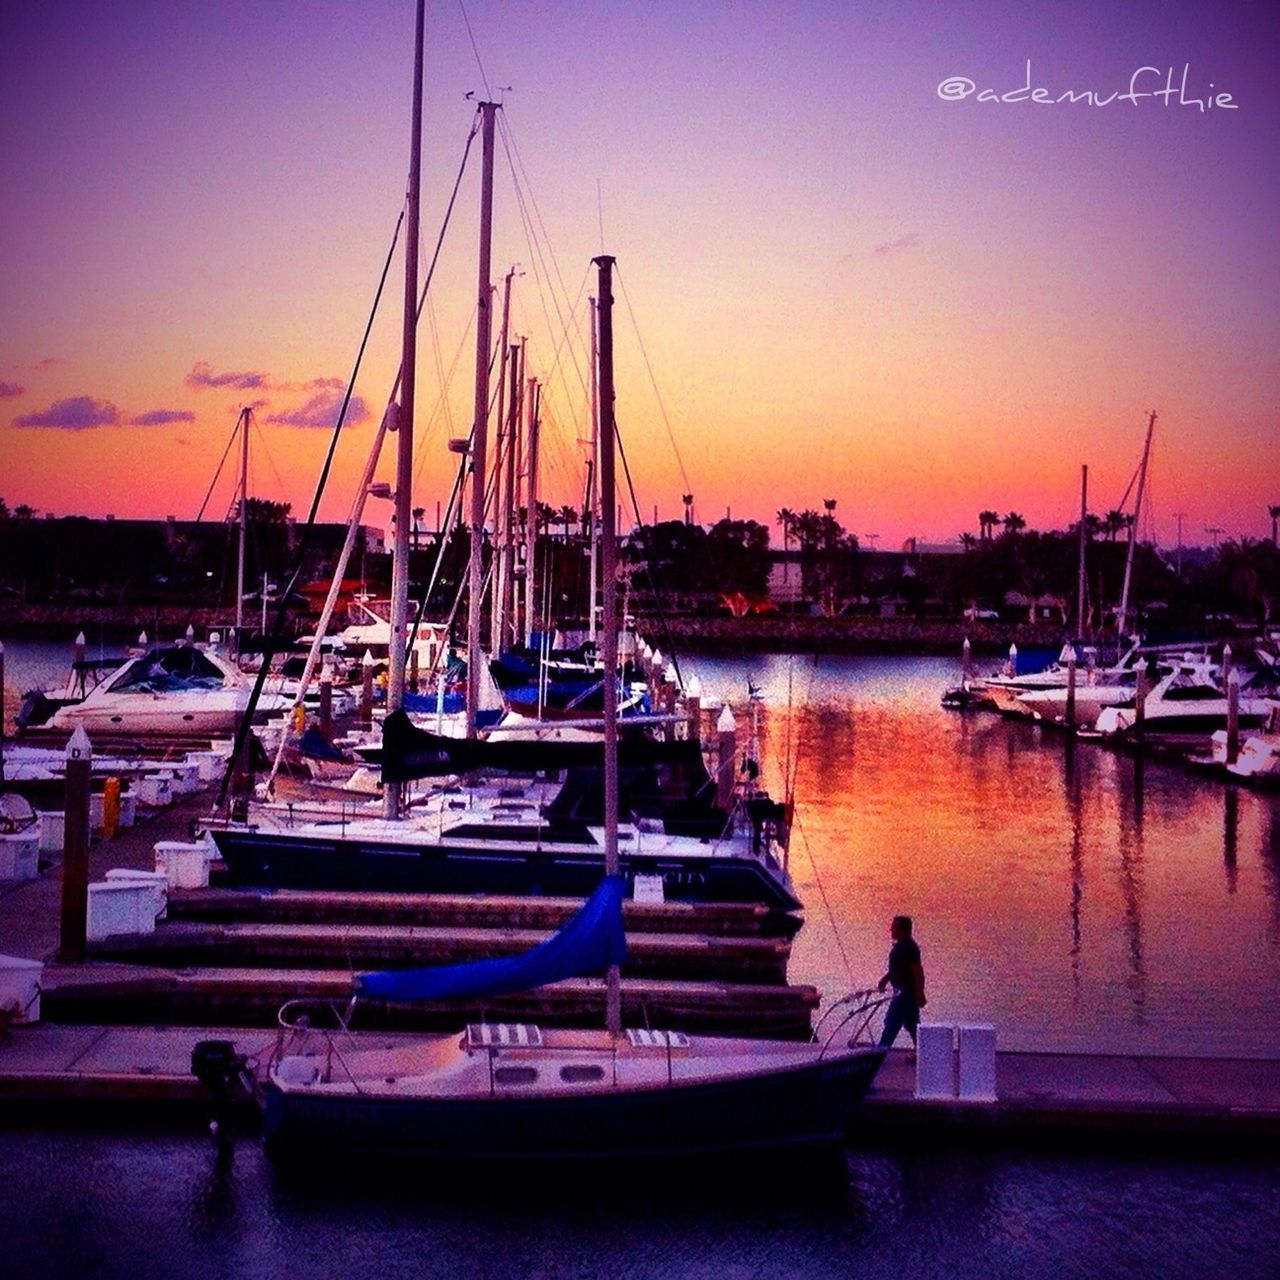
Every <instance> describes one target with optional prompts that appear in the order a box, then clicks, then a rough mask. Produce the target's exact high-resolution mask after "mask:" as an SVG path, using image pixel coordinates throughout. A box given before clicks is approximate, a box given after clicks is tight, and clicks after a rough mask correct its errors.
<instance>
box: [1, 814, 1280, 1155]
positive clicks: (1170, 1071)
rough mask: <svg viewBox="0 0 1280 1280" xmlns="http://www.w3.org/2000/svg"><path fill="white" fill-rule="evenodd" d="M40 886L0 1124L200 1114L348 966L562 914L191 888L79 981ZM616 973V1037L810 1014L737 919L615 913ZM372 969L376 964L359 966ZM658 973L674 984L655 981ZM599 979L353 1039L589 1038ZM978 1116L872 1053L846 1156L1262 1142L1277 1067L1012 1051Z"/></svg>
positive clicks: (132, 844)
mask: <svg viewBox="0 0 1280 1280" xmlns="http://www.w3.org/2000/svg"><path fill="white" fill-rule="evenodd" d="M207 806H208V796H207V794H201V793H196V794H195V795H193V796H188V797H186V798H184V799H182V800H180V801H179V802H178V803H176V804H174V805H172V806H170V807H168V808H163V809H157V810H153V811H148V812H147V814H146V815H145V817H144V818H143V819H142V820H141V821H140V822H139V824H138V825H137V826H136V827H134V828H133V829H131V830H129V831H126V832H124V833H122V834H120V835H117V836H116V837H115V838H113V839H111V840H101V841H98V842H96V843H95V844H94V846H93V848H92V849H91V852H90V877H91V878H92V879H100V878H102V877H103V876H104V875H105V873H106V871H107V870H108V869H109V868H114V867H133V868H147V867H149V866H151V865H152V860H153V845H154V844H155V843H156V842H157V841H161V840H183V839H185V838H187V837H188V835H189V834H190V828H191V823H192V820H193V819H198V818H199V817H201V816H202V815H203V813H204V812H205V811H206V810H207ZM60 880H61V877H60V869H59V867H58V865H57V864H56V862H55V863H54V865H51V866H44V867H43V868H42V870H41V873H40V875H38V876H37V877H36V878H35V879H33V880H26V881H20V882H4V883H2V884H0V952H3V953H6V954H10V955H15V956H22V957H28V958H31V959H39V960H42V961H44V963H45V969H44V978H43V983H42V991H41V1001H42V1006H43V1021H41V1022H38V1023H30V1024H18V1025H8V1024H7V1023H5V1022H0V1114H3V1112H5V1111H9V1110H10V1109H11V1108H16V1110H12V1111H11V1112H10V1113H11V1114H13V1115H25V1114H27V1112H28V1111H29V1110H31V1108H33V1107H35V1108H39V1107H40V1106H41V1105H42V1104H44V1105H47V1106H48V1107H50V1108H52V1109H53V1110H51V1111H49V1112H47V1113H45V1112H42V1113H41V1114H49V1115H58V1114H64V1113H65V1114H74V1115H78V1114H80V1113H81V1111H82V1110H83V1111H85V1112H87V1113H90V1114H91V1113H93V1112H95V1110H98V1109H103V1110H107V1109H111V1108H116V1107H121V1106H123V1107H124V1108H125V1109H126V1111H127V1113H128V1114H129V1115H131V1116H135V1117H137V1118H138V1120H139V1122H143V1120H142V1118H143V1117H146V1118H148V1120H149V1119H150V1118H151V1117H153V1116H164V1117H168V1116H181V1117H182V1122H183V1123H186V1122H188V1121H189V1120H190V1119H192V1118H200V1117H203V1118H204V1119H206V1120H207V1118H208V1116H209V1114H210V1100H209V1098H208V1096H207V1095H206V1093H205V1091H204V1089H203V1087H202V1086H200V1085H199V1083H198V1082H197V1081H196V1080H195V1078H194V1077H193V1076H192V1075H191V1072H190V1063H191V1051H192V1048H193V1047H194V1045H195V1044H196V1043H197V1042H198V1041H200V1040H208V1039H224V1040H230V1041H231V1042H232V1043H233V1044H234V1045H235V1046H236V1049H237V1051H238V1052H240V1053H243V1054H244V1055H245V1056H246V1057H247V1058H248V1059H249V1060H250V1062H251V1064H252V1065H253V1067H254V1068H255V1070H256V1071H257V1072H258V1073H259V1075H261V1073H262V1072H264V1071H265V1069H266V1065H267V1063H268V1061H269V1059H270V1056H271V1054H272V1053H273V1051H274V1050H275V1048H276V1045H277V1037H278V1035H279V1032H278V1028H277V1024H276V1014H277V1012H278V1009H279V1007H280V1006H281V1005H282V1004H283V1003H285V1001H287V1000H291V999H297V998H307V999H311V1000H315V1001H317V1002H319V1003H320V1004H322V1005H323V1004H328V1005H331V1006H333V1007H335V1008H345V1006H346V1003H347V1001H348V1000H349V998H350V994H351V976H352V971H353V969H354V968H357V967H377V964H381V963H392V962H393V963H397V964H399V963H411V962H412V963H421V962H427V961H433V962H434V961H438V960H441V959H447V958H456V957H457V956H458V955H472V954H481V953H487V954H493V953H494V952H495V951H502V950H504V949H505V950H508V951H516V950H519V949H520V948H521V947H523V946H526V945H528V944H529V943H530V942H532V941H537V940H538V939H539V938H540V937H542V936H545V934H546V933H547V932H550V931H551V930H553V929H554V928H556V927H557V925H558V924H559V923H560V922H561V921H562V920H563V919H564V918H565V917H566V916H567V914H568V913H569V912H570V911H572V909H573V907H574V905H575V903H574V902H573V901H571V900H568V899H535V898H512V899H503V898H498V897H480V896H474V897H473V896H470V895H424V894H385V893H333V892H326V893H310V892H306V891H263V890H257V889H243V888H229V887H218V886H215V887H211V888H208V889H193V890H182V891H174V892H173V893H172V894H171V896H170V899H169V919H168V920H167V921H165V922H162V923H161V924H159V925H158V926H157V931H156V933H154V934H146V935H139V936H132V935H129V936H124V937H114V938H111V939H106V940H103V941H102V942H99V943H95V944H92V945H91V947H90V950H89V955H88V958H87V960H86V962H85V963H83V964H77V965H63V964H59V963H58V962H57V961H56V960H55V959H54V958H53V957H55V955H56V952H57V949H58V941H59V939H58V927H59V904H60V892H61V884H60ZM627 913H628V925H629V929H630V930H631V931H634V943H633V946H634V948H635V949H634V951H633V955H634V956H635V957H636V960H635V961H634V962H633V965H632V967H631V968H630V970H629V971H628V973H627V974H626V976H624V979H623V984H622V997H623V1012H624V1018H625V1019H626V1020H627V1021H628V1022H629V1023H631V1024H632V1025H651V1026H670V1027H681V1028H684V1029H687V1030H692V1031H703V1032H706V1033H710V1034H715V1033H717V1032H719V1033H722V1034H744V1033H745V1034H752V1033H754V1034H760V1035H770V1036H777V1035H790V1036H793V1037H803V1036H805V1035H807V1034H808V1029H809V1026H810V1022H811V1019H812V1017H813V1014H814V1012H815V1010H816V1008H817V1005H818V993H817V991H816V990H815V989H814V988H813V987H811V986H805V985H796V984H790V983H789V982H787V980H786V978H785V968H786V961H787V958H788V955H789V949H790V941H791V939H790V936H789V934H788V933H787V931H785V930H784V931H783V933H782V935H781V936H780V935H779V933H778V931H777V929H776V927H775V926H774V925H773V924H771V923H770V922H769V921H768V919H767V913H763V912H762V911H760V910H758V909H756V908H753V907H744V906H741V905H723V904H716V905H707V904H670V903H669V904H660V903H628V905H627ZM375 962H376V963H375ZM677 972H679V976H673V975H674V974H675V973H677ZM603 1004H604V986H603V982H602V980H600V979H595V978H579V979H569V980H565V981H563V982H558V983H554V984H550V985H548V986H546V987H543V988H541V989H539V990H537V991H535V992H531V993H522V994H520V995H513V996H504V997H490V998H488V999H487V1000H486V1001H485V1002H484V1004H483V1005H480V1004H473V1003H466V1002H462V1003H450V1002H439V1003H437V1004H435V1005H426V1006H423V1007H409V1006H395V1005H385V1006H382V1005H377V1004H374V1003H370V1004H369V1005H368V1012H361V1013H359V1014H358V1015H357V1017H356V1019H355V1020H354V1021H353V1022H352V1024H351V1028H352V1029H351V1031H350V1032H349V1033H344V1034H350V1035H351V1036H353V1037H355V1038H356V1039H357V1040H363V1041H366V1042H369V1041H371V1040H374V1041H379V1042H385V1041H386V1040H387V1038H388V1037H391V1038H392V1039H394V1038H396V1037H400V1036H403V1035H406V1034H410V1033H421V1032H422V1031H424V1030H431V1031H454V1030H457V1029H459V1028H460V1027H461V1026H462V1025H464V1024H465V1023H466V1022H468V1021H474V1020H478V1019H480V1018H485V1017H488V1018H491V1019H493V1018H496V1019H500V1020H508V1021H518V1020H529V1021H540V1022H542V1023H544V1024H545V1025H548V1026H550V1025H568V1024H573V1023H575V1022H577V1023H581V1022H582V1021H583V1020H588V1021H592V1022H599V1021H601V1020H602V1018H603ZM996 1083H997V1089H996V1100H995V1101H987V1102H970V1101H961V1100H958V1099H946V1100H941V1101H939V1100H932V1099H930V1100H924V1099H919V1098H917V1097H916V1096H915V1066H914V1061H913V1058H912V1057H911V1056H910V1055H909V1054H908V1053H907V1052H906V1051H904V1050H894V1051H892V1052H891V1053H890V1054H889V1056H888V1058H887V1059H886V1062H885V1064H884V1066H883V1068H882V1069H881V1072H880V1074H879V1077H878V1078H877V1080H876V1083H875V1085H874V1087H873V1089H872V1091H871V1093H870V1094H869V1096H868V1098H867V1100H866V1104H865V1106H864V1108H863V1110H862V1111H861V1113H860V1115H859V1118H858V1120H857V1122H856V1123H857V1131H856V1136H858V1137H862V1136H866V1137H867V1138H868V1139H869V1140H876V1141H879V1140H884V1141H887V1142H894V1141H899V1140H910V1139H911V1138H912V1136H913V1135H915V1136H919V1137H921V1138H922V1139H924V1140H928V1141H933V1140H936V1139H939V1138H942V1137H945V1136H946V1135H955V1136H956V1137H957V1138H960V1139H962V1140H965V1141H968V1140H970V1139H971V1138H973V1139H974V1140H977V1139H980V1138H989V1139H993V1140H998V1141H1003V1140H1020V1139H1021V1138H1023V1137H1027V1136H1031V1137H1039V1136H1041V1135H1045V1134H1054V1133H1056V1134H1068V1135H1072V1136H1074V1137H1084V1138H1086V1140H1087V1139H1089V1138H1090V1136H1091V1135H1099V1137H1101V1136H1102V1135H1108V1134H1111V1135H1134V1136H1143V1135H1145V1136H1147V1137H1152V1138H1154V1137H1155V1136H1168V1137H1175V1138H1176V1137H1180V1136H1204V1137H1216V1138H1224V1139H1235V1138H1255V1139H1261V1140H1265V1141H1268V1142H1270V1140H1271V1139H1273V1138H1275V1137H1276V1136H1277V1135H1280V1062H1277V1061H1271V1060H1261V1059H1207V1058H1194V1057H1156V1056H1143V1055H1101V1054H1099V1055H1093V1054H1063V1053H1030V1052H1016V1051H1008V1050H1002V1051H1000V1052H999V1053H998V1054H997V1058H996Z"/></svg>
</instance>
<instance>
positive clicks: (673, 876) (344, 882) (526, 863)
mask: <svg viewBox="0 0 1280 1280" xmlns="http://www.w3.org/2000/svg"><path fill="white" fill-rule="evenodd" d="M213 839H214V842H215V843H216V844H217V846H218V852H219V853H220V854H221V855H222V859H223V861H224V862H225V863H226V865H227V870H228V874H229V878H230V879H231V880H232V881H233V882H234V883H236V884H241V885H258V886H262V887H266V888H273V889H365V890H398V891H411V892H417V893H497V894H514V895H520V896H527V895H545V896H548V897H577V898H585V897H588V896H589V895H590V894H591V893H592V892H594V890H595V888H596V886H597V885H598V884H599V883H600V877H601V876H602V875H603V874H604V855H603V853H602V851H601V850H600V849H599V848H598V847H596V846H595V845H590V846H585V847H584V848H583V849H582V850H581V851H580V852H579V851H574V850H566V849H563V848H561V849H555V850H548V849H546V848H543V849H531V848H517V847H506V846H503V845H500V844H495V845H486V846H484V847H480V846H479V845H478V844H477V845H476V846H471V847H468V846H466V845H464V844H461V843H459V844H456V845H450V844H448V843H442V844H439V845H430V846H427V845H413V844H393V843H391V842H389V841H388V842H381V841H377V840H362V839H354V838H349V839H348V838H343V837H341V836H337V835H335V836H334V837H332V838H329V837H298V836H295V835H291V834H289V833H287V832H286V833H280V834H275V833H272V832H268V831H234V830H227V831H215V832H213ZM619 861H620V869H621V871H622V874H623V875H625V876H626V877H627V879H628V881H629V882H631V883H634V879H635V877H636V876H637V875H657V876H661V877H662V886H663V893H664V896H665V897H666V899H667V900H668V901H674V902H758V903H761V904H762V905H764V906H767V907H772V908H775V909H777V910H780V911H799V910H800V909H801V905H800V902H799V900H798V899H797V898H796V897H795V895H794V894H792V893H791V892H790V890H789V889H788V888H787V887H786V885H785V884H784V883H783V881H782V878H781V875H780V874H778V875H775V874H773V873H771V872H770V870H769V869H768V868H767V867H765V866H764V865H763V864H762V863H760V862H758V861H755V860H754V859H747V858H730V857H721V858H717V857H705V858H698V859H696V860H695V859H693V858H680V857H678V856H673V855H669V854H663V855H658V856H654V857H647V856H645V855H644V854H643V853H641V854H634V853H628V852H621V853H620V854H619Z"/></svg>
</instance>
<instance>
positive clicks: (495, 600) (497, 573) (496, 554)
mask: <svg viewBox="0 0 1280 1280" xmlns="http://www.w3.org/2000/svg"><path fill="white" fill-rule="evenodd" d="M515 274H516V269H515V267H512V268H511V270H510V271H508V272H507V276H506V279H505V280H504V282H503V285H502V330H501V333H500V335H499V337H498V407H497V410H496V412H495V413H494V415H493V424H494V429H495V430H496V431H497V433H498V464H497V467H498V468H502V469H497V468H495V471H494V485H493V491H494V492H493V526H494V528H493V575H492V578H493V581H492V585H491V587H490V592H489V597H490V603H489V652H490V653H495V654H496V653H498V652H500V651H501V649H502V589H503V588H502V571H503V555H502V548H503V547H504V546H506V543H507V539H508V538H509V537H510V536H511V521H510V518H509V517H508V515H507V512H508V510H509V508H510V506H511V495H510V493H507V492H504V489H505V483H504V482H505V480H506V477H505V476H504V475H503V474H502V471H503V470H505V468H503V467H502V462H503V453H502V450H503V447H504V445H503V441H504V440H505V448H506V451H507V454H508V455H509V454H510V452H511V433H510V432H509V431H508V430H507V424H506V390H507V359H508V351H507V330H508V328H509V327H510V325H511V281H512V278H513V277H514V276H515Z"/></svg>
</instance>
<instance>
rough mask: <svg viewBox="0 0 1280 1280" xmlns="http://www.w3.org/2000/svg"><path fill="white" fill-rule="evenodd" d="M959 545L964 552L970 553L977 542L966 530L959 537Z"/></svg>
mask: <svg viewBox="0 0 1280 1280" xmlns="http://www.w3.org/2000/svg"><path fill="white" fill-rule="evenodd" d="M960 545H961V546H962V547H963V548H964V549H965V550H966V551H972V550H973V549H974V547H976V546H977V545H978V540H977V538H975V537H974V536H973V534H971V533H970V532H969V531H968V530H967V529H966V530H965V531H964V533H962V534H961V535H960Z"/></svg>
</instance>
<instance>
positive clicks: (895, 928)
mask: <svg viewBox="0 0 1280 1280" xmlns="http://www.w3.org/2000/svg"><path fill="white" fill-rule="evenodd" d="M889 936H890V937H891V938H892V939H893V946H892V947H890V949H889V971H888V973H886V974H885V975H884V977H883V978H881V979H880V985H879V990H881V991H883V990H884V989H885V987H887V986H890V985H892V987H893V999H892V1000H890V1001H889V1007H888V1008H887V1009H886V1010H885V1014H884V1031H883V1032H882V1033H881V1036H880V1044H881V1045H882V1046H883V1047H884V1048H886V1049H887V1048H889V1047H890V1046H891V1045H892V1044H893V1042H894V1041H895V1040H896V1039H897V1038H898V1032H899V1031H901V1030H902V1029H903V1027H905V1028H906V1029H907V1034H908V1035H910V1037H911V1043H912V1044H913V1045H914V1044H915V1042H916V1027H917V1026H919V1024H920V1010H921V1009H923V1008H924V1006H925V1004H926V1001H925V995H924V966H923V964H921V961H920V948H919V946H917V945H916V941H915V939H914V938H913V937H912V936H911V917H910V916H894V917H893V923H892V924H890V926H889Z"/></svg>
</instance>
